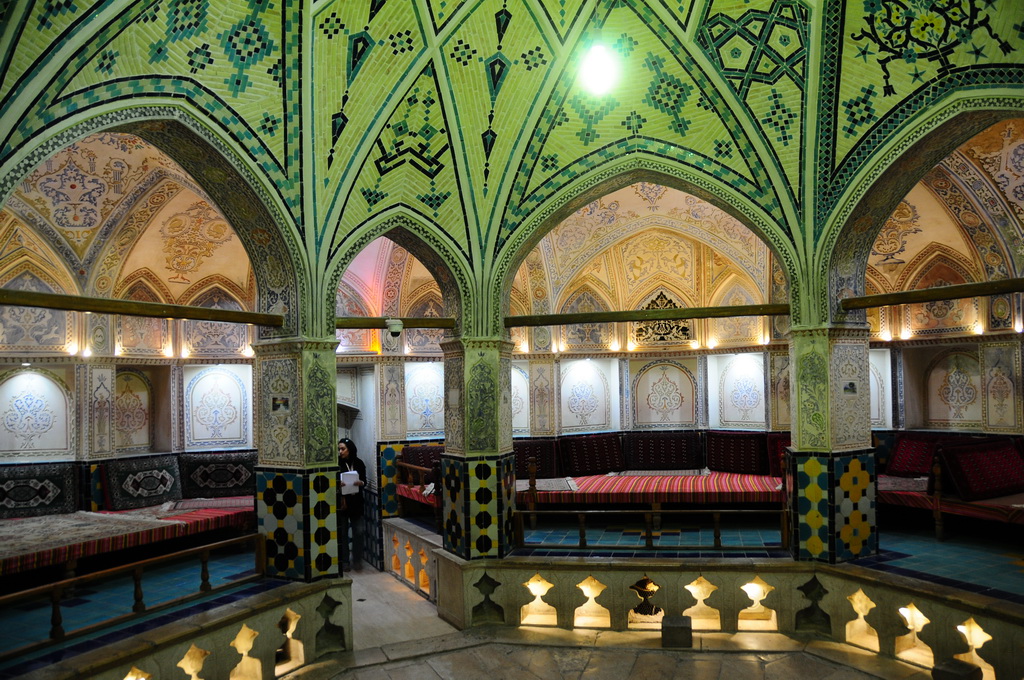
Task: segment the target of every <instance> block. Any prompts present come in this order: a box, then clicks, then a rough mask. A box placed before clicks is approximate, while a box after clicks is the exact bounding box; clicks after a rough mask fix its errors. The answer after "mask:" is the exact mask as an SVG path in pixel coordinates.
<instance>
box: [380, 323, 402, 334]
mask: <svg viewBox="0 0 1024 680" xmlns="http://www.w3.org/2000/svg"><path fill="white" fill-rule="evenodd" d="M384 324H385V325H386V326H387V327H388V333H391V337H393V338H397V337H398V336H399V335H400V334H401V333H402V320H401V319H385V321H384Z"/></svg>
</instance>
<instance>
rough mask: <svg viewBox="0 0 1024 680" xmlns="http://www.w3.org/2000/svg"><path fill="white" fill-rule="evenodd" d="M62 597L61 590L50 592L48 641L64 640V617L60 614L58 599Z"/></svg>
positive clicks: (62, 592) (56, 589)
mask: <svg viewBox="0 0 1024 680" xmlns="http://www.w3.org/2000/svg"><path fill="white" fill-rule="evenodd" d="M63 595H64V590H63V589H62V588H54V589H53V590H51V591H50V639H51V640H63V639H64V626H63V623H64V617H63V616H62V615H61V613H60V598H61V597H62V596H63Z"/></svg>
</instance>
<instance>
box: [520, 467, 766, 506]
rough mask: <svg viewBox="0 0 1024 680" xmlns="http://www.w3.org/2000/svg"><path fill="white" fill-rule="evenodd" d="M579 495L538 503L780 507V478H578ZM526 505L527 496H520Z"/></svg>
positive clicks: (547, 496) (548, 495)
mask: <svg viewBox="0 0 1024 680" xmlns="http://www.w3.org/2000/svg"><path fill="white" fill-rule="evenodd" d="M575 480H576V484H577V486H578V487H579V490H578V491H538V492H537V503H550V504H569V503H593V504H600V503H644V504H649V503H708V504H715V503H780V502H782V500H783V498H782V491H781V490H778V489H777V487H778V486H779V485H780V484H781V483H782V480H781V479H779V478H778V477H767V476H763V475H743V474H736V473H731V472H712V473H711V474H709V475H704V476H693V475H688V476H650V477H618V476H616V477H608V476H606V475H595V476H590V477H576V478H575ZM517 500H518V501H519V502H520V503H525V502H526V501H527V500H528V499H527V494H526V493H525V492H521V493H519V494H517Z"/></svg>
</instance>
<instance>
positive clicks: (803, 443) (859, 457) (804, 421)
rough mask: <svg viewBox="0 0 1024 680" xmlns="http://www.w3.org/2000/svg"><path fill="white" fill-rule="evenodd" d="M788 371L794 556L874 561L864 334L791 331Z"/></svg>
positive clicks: (834, 330)
mask: <svg viewBox="0 0 1024 680" xmlns="http://www.w3.org/2000/svg"><path fill="white" fill-rule="evenodd" d="M790 364H791V366H792V380H791V382H792V385H793V392H792V414H793V417H792V422H793V429H792V436H793V445H792V447H791V449H790V451H791V455H790V457H789V461H788V467H787V488H788V489H789V494H790V511H791V523H792V527H793V542H792V546H793V554H794V557H796V558H797V559H802V560H820V561H823V562H829V563H835V562H845V561H847V560H851V559H855V558H857V557H863V556H866V555H870V554H874V553H876V552H877V551H878V534H877V531H876V526H875V456H874V450H873V449H872V448H871V422H870V401H869V400H870V392H869V389H870V388H869V384H868V370H869V369H868V331H867V330H866V329H838V328H827V327H826V328H813V329H801V330H793V331H791V332H790Z"/></svg>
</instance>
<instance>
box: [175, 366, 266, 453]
mask: <svg viewBox="0 0 1024 680" xmlns="http://www.w3.org/2000/svg"><path fill="white" fill-rule="evenodd" d="M184 380H185V406H186V408H185V446H186V448H187V449H189V450H195V449H203V448H224V447H244V448H248V447H251V446H252V435H251V433H252V415H251V413H252V409H251V407H250V404H251V403H252V401H251V398H250V396H249V395H250V394H251V393H252V369H251V367H249V366H246V365H231V366H210V367H201V366H189V367H186V369H185V375H184Z"/></svg>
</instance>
